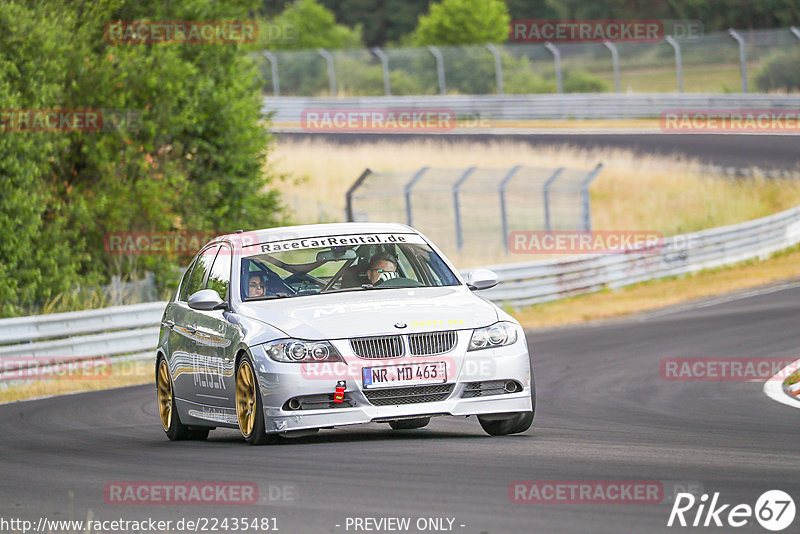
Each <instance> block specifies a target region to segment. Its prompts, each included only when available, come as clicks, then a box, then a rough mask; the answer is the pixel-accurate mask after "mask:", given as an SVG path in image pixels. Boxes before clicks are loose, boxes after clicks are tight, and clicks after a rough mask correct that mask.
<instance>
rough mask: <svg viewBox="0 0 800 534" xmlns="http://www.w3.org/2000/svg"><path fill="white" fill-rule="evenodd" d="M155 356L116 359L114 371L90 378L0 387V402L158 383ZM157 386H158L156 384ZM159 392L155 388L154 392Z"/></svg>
mask: <svg viewBox="0 0 800 534" xmlns="http://www.w3.org/2000/svg"><path fill="white" fill-rule="evenodd" d="M154 369H155V359H153V360H136V361H128V362H119V363H114V364H112V366H111V370H110V372H103V373H98V375H97V376H95V377H90V378H77V377H76V378H72V377H71V378H53V379H46V380H45V379H39V380H30V381H27V382H25V383H21V384H15V385H13V386H8V387H4V388H2V389H0V402H10V401H17V400H22V399H31V398H36V397H45V396H51V395H64V394H66V393H76V392H79V391H94V390H100V389H111V388H118V387H124V386H136V385H139V384H153V383H154V380H155V379H154V378H153V377H154ZM153 389H155V386H154V387H153ZM153 395H155V391H154V392H153Z"/></svg>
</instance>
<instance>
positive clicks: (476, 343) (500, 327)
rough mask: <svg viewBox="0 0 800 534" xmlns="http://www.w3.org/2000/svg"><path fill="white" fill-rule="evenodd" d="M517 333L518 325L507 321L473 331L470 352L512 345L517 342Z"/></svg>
mask: <svg viewBox="0 0 800 534" xmlns="http://www.w3.org/2000/svg"><path fill="white" fill-rule="evenodd" d="M517 331H518V329H517V325H515V324H514V323H509V322H505V321H502V322H499V323H495V324H493V325H492V326H486V327H484V328H476V329H475V330H473V331H472V339H470V340H469V349H468V350H481V349H493V348H495V347H503V346H505V345H511V344H513V343H516V341H517Z"/></svg>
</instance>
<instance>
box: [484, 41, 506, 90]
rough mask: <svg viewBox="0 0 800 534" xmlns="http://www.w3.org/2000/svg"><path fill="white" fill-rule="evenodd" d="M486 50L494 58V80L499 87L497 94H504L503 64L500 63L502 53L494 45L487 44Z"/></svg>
mask: <svg viewBox="0 0 800 534" xmlns="http://www.w3.org/2000/svg"><path fill="white" fill-rule="evenodd" d="M486 48H487V49H488V50H489V52H491V53H492V57H493V58H494V79H495V84H496V85H497V94H498V95H502V94H503V63H502V61H500V51H499V50H498V49H497V47H496V46H495V45H493V44H487V45H486Z"/></svg>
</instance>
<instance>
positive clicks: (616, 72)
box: [603, 41, 621, 93]
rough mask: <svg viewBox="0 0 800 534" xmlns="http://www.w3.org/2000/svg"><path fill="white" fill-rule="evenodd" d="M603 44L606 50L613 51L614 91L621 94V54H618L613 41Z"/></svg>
mask: <svg viewBox="0 0 800 534" xmlns="http://www.w3.org/2000/svg"><path fill="white" fill-rule="evenodd" d="M603 44H604V45H606V48H608V49H609V50H611V65H612V66H613V68H614V90H615V92H617V93H619V92H621V91H620V83H619V53H618V52H617V47H616V46H614V43H612V42H611V41H603Z"/></svg>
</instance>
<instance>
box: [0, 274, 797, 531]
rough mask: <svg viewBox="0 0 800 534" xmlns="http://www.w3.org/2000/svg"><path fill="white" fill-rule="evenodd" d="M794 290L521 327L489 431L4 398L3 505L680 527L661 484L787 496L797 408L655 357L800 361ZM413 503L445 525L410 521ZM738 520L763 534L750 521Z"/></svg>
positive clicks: (105, 394) (44, 511) (319, 522)
mask: <svg viewBox="0 0 800 534" xmlns="http://www.w3.org/2000/svg"><path fill="white" fill-rule="evenodd" d="M799 301H800V288H789V289H783V290H779V291H773V292H770V293H767V294H759V295H756V296H750V297H747V298H740V299H738V300H729V301H725V299H720V303H715V304H712V305H708V306H705V307H699V308H693V307H683V308H678V309H675V310H671V311H670V312H669V313H662V314H658V313H657V314H650V315H645V316H639V317H636V318H632V319H625V320H620V321H613V322H606V323H600V324H594V325H591V326H583V327H572V328H562V329H553V330H546V331H539V332H529V343H530V346H531V348H532V354H533V367H534V371H535V377H536V386H537V397H538V402H537V411H536V419H535V420H534V426H533V428H531V429H530V430H529V431H528V432H526V433H524V434H521V435H517V436H508V437H496V438H493V437H489V436H487V435H485V434H484V433H483V431H482V430H481V428H480V426H479V425H478V423H477V421H476V420H475V419H474V418H470V419H463V418H460V419H454V418H438V419H434V420H433V421H432V422H431V424H430V425H429V426H428V427H427V428H424V429H420V430H412V431H391V430H389V429H388V425H385V424H384V425H380V424H371V425H368V426H361V427H349V428H342V429H334V430H327V431H322V432H320V433H319V434H317V435H315V436H310V437H303V438H295V439H292V440H291V441H287V442H286V443H285V444H281V445H277V446H265V447H252V446H248V445H246V444H245V443H244V441H243V440H242V438H241V437H240V436H239V435H238V432H236V431H231V430H217V431H214V432H212V433H211V435H210V437H209V439H208V441H206V442H170V441H168V440H167V439H166V437H165V436H164V433H163V432H162V430H161V428H160V424H159V421H158V415H157V413H156V395H155V388H154V386H149V385H148V386H139V387H132V388H127V389H116V390H107V391H99V392H92V393H84V394H77V395H70V396H65V397H58V398H48V399H42V400H35V401H28V402H21V403H15V404H6V405H2V406H0V425H2V432H0V454H2V461H1V462H0V480H2V483H1V484H2V485H1V486H0V487H2V489H0V499H1V500H0V502H2V518H5V519H9V518H27V519H30V520H32V521H34V524H36V522H37V521H38V520H39V518H47V519H67V518H70V517H74V518H75V519H86V518H87V516H88V517H92V518H94V519H96V520H99V519H104V520H113V519H119V518H124V519H129V520H137V521H138V520H143V519H147V518H160V519H162V520H172V521H173V522H175V521H178V520H180V519H181V518H183V519H198V518H204V517H205V518H211V517H216V518H218V519H220V518H224V517H241V518H250V519H253V518H276V520H277V527H278V529H279V531H280V532H284V533H289V534H291V533H339V532H368V531H369V532H398V530H390V529H384V530H365V529H360V530H355V529H354V527H353V525H354V523H353V521H354V518H364V517H373V518H386V517H408V518H410V521H411V522H410V525H411V528H410V529H408V530H405V531H401V532H461V533H470V534H478V533H513V534H515V533H539V532H544V533H548V532H565V533H566V532H571V533H574V532H643V533H649V532H658V531H675V530H689V529H688V528H678V527H673V528H671V529H668V528H667V527H666V523H667V520H668V517H669V514H670V511H671V499H672V494H673V493H674V490H675V489H676V488H682V487H687V488H688V487H690V484H693V485H694V487H695V488H697V487H701V488H702V490H703V491H705V492H707V493H713V492H719V493H720V502H724V503H731V504H738V503H746V504H749V505H750V506H753V505H754V504H755V502H756V499H757V498H758V496H759V495H760V494H761V493H763V492H764V491H766V490H769V489H781V490H783V491H786V492H788V493H789V494H790V495H793V497H794V499H795V501H797V502H798V503H799V504H800V465H798V464H800V454H799V453H798V451H797V449H798V443H800V425H797V424H796V421H797V417H798V415H800V412H798V411H797V410H796V409H794V408H792V407H790V406H785V405H783V404H779V403H777V402H774V401H773V400H770V399H769V398H768V397H767V396H765V395H764V393H762V382H747V381H738V382H731V381H727V382H723V381H717V382H689V381H666V380H664V379H662V377H661V375H660V372H659V363H660V361H661V360H662V359H663V358H673V357H695V356H702V357H730V356H736V357H772V356H777V357H789V358H792V359H794V358H797V357H798V346H800V329H799V328H798V325H800V307H798V302H799ZM518 480H529V481H545V480H551V481H553V480H561V481H575V480H581V481H593V480H601V481H609V480H610V481H628V482H630V481H660V482H661V483H663V484H664V495H663V497H664V499H663V502H662V503H659V504H619V503H610V504H607V503H591V504H575V503H564V502H561V503H558V504H531V503H514V502H512V501H511V499H510V497H509V485H511V484H512V483H513V482H514V481H518ZM119 481H144V482H168V481H234V482H236V481H239V482H241V481H245V482H254V483H256V484H257V485H258V487H259V492H258V499H259V502H258V504H255V505H252V504H251V505H238V506H224V505H211V506H209V505H205V506H186V505H182V506H175V505H160V506H150V505H119V504H107V503H106V494H105V493H104V490H105V489H106V486H107V485H108V484H111V483H114V482H119ZM675 484H677V486H676V485H675ZM698 485H699V486H698ZM695 511H696V507H695V508H693V509H692V511H691V514H689V515H688V516H687V517H688V518H689V520H691V518H692V517H693V514H694V512H695ZM348 518H350V526H349V527H348ZM421 518H423V519H425V520H427V518H447V519H450V520H452V521H453V522H452V526H449V525H450V523H448V521H446V520H445V521H444V522H443V523H442V524H443V525H444V527H440V528H433V527H431V525H433V526H434V527H436V524H435V523H427V526H425V524H422V523H420V525H422V526H423V527H425V528H424V529H418V528H417V526H416V525H417V523H416V522H417V521H419V520H420V519H421ZM799 523H800V519H797V520H795V522H794V524H793V525H792V527H790V528H789V529H787V530H786V532H797V525H798V524H799ZM173 525H174V523H173ZM337 525H338V526H337ZM462 525H463V526H462ZM370 526H374V524H370ZM51 530H52V531H53V532H58V531H57V530H53V529H51ZM172 530H173V531H178V530H176V529H175V528H174V526H173V528H172ZM194 530H199V531H202V530H203V529H202V528H195V529H194ZM229 530H230V526H229ZM712 530H715V531H730V530H731V529H730V528H722V529H721V528H716V529H712ZM180 531H182V532H185V531H187V529H185V528H184V529H183V530H180ZM218 531H222V530H221V529H219V530H218ZM736 531H737V532H767V531H766V530H764V529H763V528H762V527H761V526H760V525H758V524H757V523H755V522H754V520H753V519H751V520H750V522H749V523H748V524H747V525H746V526H744V527H742V528H739V529H736ZM114 532H124V531H122V530H114ZM250 532H254V530H250Z"/></svg>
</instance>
